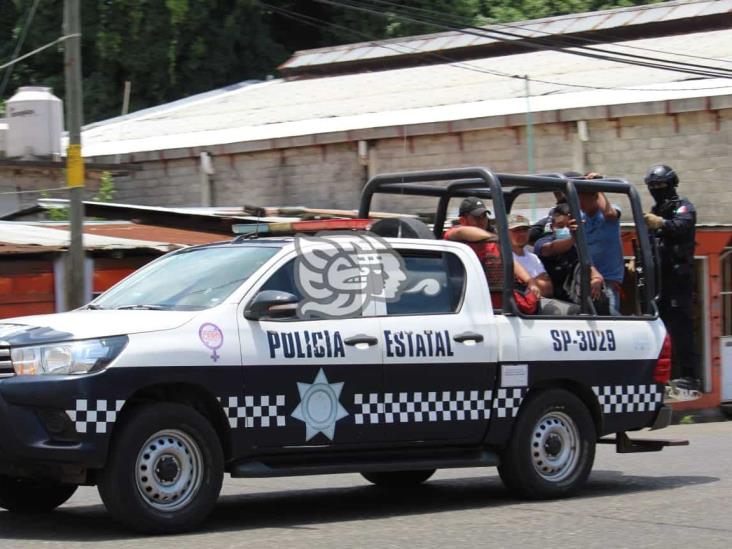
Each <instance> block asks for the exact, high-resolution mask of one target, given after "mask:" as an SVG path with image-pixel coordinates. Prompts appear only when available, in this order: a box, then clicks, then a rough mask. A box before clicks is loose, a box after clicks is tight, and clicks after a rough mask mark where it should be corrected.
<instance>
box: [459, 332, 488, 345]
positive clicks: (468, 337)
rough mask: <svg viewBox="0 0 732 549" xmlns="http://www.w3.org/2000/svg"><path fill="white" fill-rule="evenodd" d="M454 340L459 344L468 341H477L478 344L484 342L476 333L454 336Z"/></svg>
mask: <svg viewBox="0 0 732 549" xmlns="http://www.w3.org/2000/svg"><path fill="white" fill-rule="evenodd" d="M453 339H454V340H455V341H457V342H458V343H465V342H466V341H475V342H476V343H480V342H481V341H483V336H482V335H480V334H476V333H475V332H463V333H462V334H458V335H456V336H454V337H453Z"/></svg>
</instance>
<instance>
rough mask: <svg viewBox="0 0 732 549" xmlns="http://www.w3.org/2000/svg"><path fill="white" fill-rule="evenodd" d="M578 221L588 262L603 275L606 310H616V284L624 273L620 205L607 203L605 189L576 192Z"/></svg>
mask: <svg viewBox="0 0 732 549" xmlns="http://www.w3.org/2000/svg"><path fill="white" fill-rule="evenodd" d="M579 202H580V208H582V222H583V223H584V228H585V236H586V238H587V247H588V249H589V252H590V258H591V259H592V264H593V265H594V266H595V268H596V269H597V270H598V271H599V272H600V274H601V275H602V276H603V278H604V279H605V292H606V293H607V297H608V299H609V300H610V314H618V311H619V310H620V288H621V286H622V284H623V275H624V274H625V263H624V261H623V246H622V244H621V241H620V208H618V206H616V205H614V204H610V202H609V201H608V199H607V197H606V196H605V193H601V192H582V193H579Z"/></svg>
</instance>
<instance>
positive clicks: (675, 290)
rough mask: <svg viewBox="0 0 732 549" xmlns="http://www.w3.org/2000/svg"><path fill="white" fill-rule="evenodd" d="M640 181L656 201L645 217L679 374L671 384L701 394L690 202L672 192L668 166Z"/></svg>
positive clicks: (674, 177) (693, 214)
mask: <svg viewBox="0 0 732 549" xmlns="http://www.w3.org/2000/svg"><path fill="white" fill-rule="evenodd" d="M645 182H646V185H647V186H648V191H649V192H650V193H651V196H653V199H654V200H655V201H656V204H655V205H654V206H653V208H652V209H651V213H647V214H645V215H644V217H645V220H646V224H647V225H648V228H649V229H651V231H652V234H654V235H655V237H656V238H657V239H658V246H659V252H660V256H661V264H660V265H659V268H660V269H661V288H660V294H661V297H660V299H659V300H658V309H659V313H660V315H661V319H662V320H663V322H664V324H665V325H666V329H667V330H668V333H669V335H670V336H671V346H672V364H673V369H674V371H675V372H680V374H681V378H680V379H676V380H674V381H673V382H672V383H673V384H675V385H676V387H678V388H679V389H688V390H700V388H701V386H700V381H699V371H698V359H697V353H696V348H695V346H694V334H693V330H692V328H691V320H692V307H691V305H692V293H693V288H694V244H695V240H694V236H695V225H696V210H695V209H694V205H693V204H692V203H691V202H689V201H688V200H687V199H686V198H682V197H679V196H678V195H677V194H676V186H677V185H678V184H679V178H678V176H677V175H676V172H675V171H674V170H673V168H671V167H669V166H665V165H663V164H659V165H657V166H653V167H652V168H651V169H650V170H649V171H648V174H647V175H646V178H645Z"/></svg>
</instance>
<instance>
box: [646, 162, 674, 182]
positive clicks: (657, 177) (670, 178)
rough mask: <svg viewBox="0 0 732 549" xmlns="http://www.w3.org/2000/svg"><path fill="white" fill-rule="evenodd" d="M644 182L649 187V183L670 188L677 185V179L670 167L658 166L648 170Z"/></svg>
mask: <svg viewBox="0 0 732 549" xmlns="http://www.w3.org/2000/svg"><path fill="white" fill-rule="evenodd" d="M644 181H645V182H646V185H650V184H651V183H666V184H667V185H668V186H670V187H676V186H677V185H678V184H679V177H678V176H677V175H676V172H675V171H674V169H673V168H672V167H671V166H666V165H665V164H658V165H656V166H653V167H651V169H650V170H648V173H647V174H646V178H645V180H644Z"/></svg>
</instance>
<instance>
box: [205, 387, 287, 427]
mask: <svg viewBox="0 0 732 549" xmlns="http://www.w3.org/2000/svg"><path fill="white" fill-rule="evenodd" d="M219 402H220V403H221V406H222V407H223V409H224V412H225V413H226V417H227V418H229V426H230V427H231V428H232V429H236V428H237V427H239V426H240V425H241V426H242V427H244V428H247V429H248V428H251V427H284V425H285V419H286V416H285V411H284V408H285V395H276V396H275V395H261V396H253V395H244V396H230V397H224V398H219Z"/></svg>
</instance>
